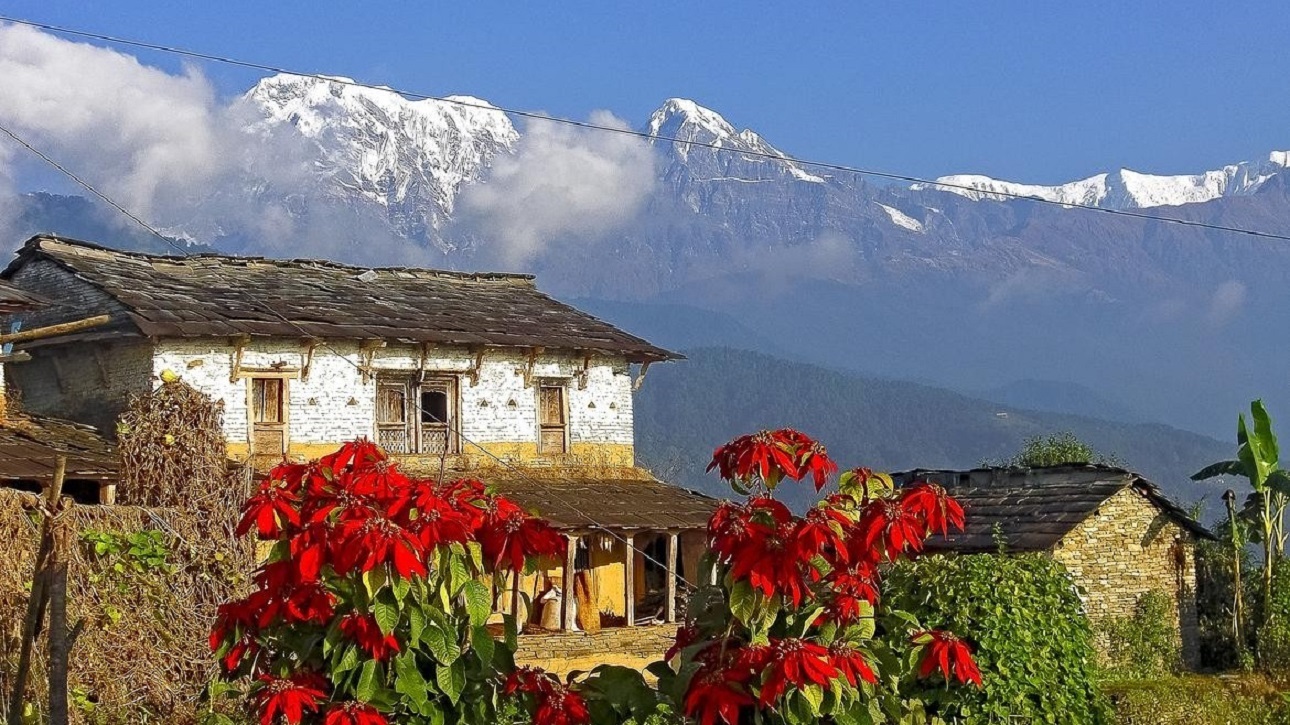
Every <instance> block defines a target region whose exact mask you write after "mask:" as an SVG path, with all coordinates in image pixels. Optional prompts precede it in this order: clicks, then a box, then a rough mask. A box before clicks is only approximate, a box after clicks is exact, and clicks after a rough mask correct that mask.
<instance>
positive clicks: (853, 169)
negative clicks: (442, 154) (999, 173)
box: [0, 15, 1290, 241]
mask: <svg viewBox="0 0 1290 725" xmlns="http://www.w3.org/2000/svg"><path fill="white" fill-rule="evenodd" d="M0 21H3V22H9V23H14V24H16V25H26V26H28V27H32V28H39V29H41V30H47V31H50V32H53V33H60V34H63V35H71V36H76V37H80V38H88V39H91V40H98V41H102V42H105V43H112V44H116V45H125V46H130V47H134V48H143V49H145V50H153V51H157V52H161V53H171V54H174V55H181V56H184V57H187V58H196V59H199V60H207V61H211V62H213V63H223V64H225V65H232V66H237V67H240V68H249V69H253V70H259V71H265V72H268V73H283V74H286V75H293V76H299V77H302V78H314V79H317V80H322V81H327V82H330V83H338V84H341V85H347V86H355V87H358V88H368V89H371V90H375V91H385V92H388V93H397V94H398V95H401V96H404V97H406V98H410V99H414V100H420V101H438V102H440V103H449V104H453V105H457V106H462V107H465V108H475V109H480V110H485V111H500V112H502V113H506V114H508V115H511V116H517V117H520V118H527V119H532V120H536V121H545V122H549V123H559V124H564V125H566V126H574V127H577V128H582V129H587V130H592V131H602V132H606V133H615V134H619V135H622V136H634V137H637V138H642V139H646V140H649V141H666V142H669V143H673V144H681V145H685V146H690V147H696V148H706V149H711V150H713V151H717V152H719V153H733V154H737V155H741V156H752V157H757V158H765V159H771V160H774V161H787V162H789V163H793V164H797V165H799V166H807V167H811V168H815V169H824V170H827V171H835V172H840V173H847V174H854V175H856V176H861V177H871V178H876V179H885V180H888V181H903V182H906V183H910V184H925V185H927V186H930V187H932V188H935V189H941V190H946V189H957V190H959V191H967V192H971V193H973V194H981V195H984V196H994V197H1004V198H1008V199H1018V200H1023V201H1031V202H1034V203H1036V204H1047V205H1049V206H1057V207H1062V208H1066V209H1083V210H1085V211H1091V212H1100V213H1102V214H1108V215H1112V216H1120V217H1129V218H1132V219H1143V220H1147V221H1154V222H1161V223H1164V224H1175V225H1178V226H1184V227H1192V228H1197V229H1208V230H1211V231H1218V232H1230V233H1232V234H1244V235H1247V236H1252V237H1260V238H1263V239H1279V240H1282V241H1290V235H1284V234H1276V233H1273V232H1264V231H1259V230H1257V229H1245V228H1242V227H1233V226H1227V225H1223V224H1210V223H1208V222H1200V221H1194V220H1190V219H1179V218H1177V217H1167V216H1159V215H1157V214H1147V213H1144V212H1138V211H1132V210H1128V209H1108V208H1106V207H1100V206H1097V205H1095V204H1086V203H1083V202H1067V201H1058V200H1056V199H1045V198H1043V197H1039V196H1030V195H1028V194H1021V193H1017V192H1013V191H1005V190H988V191H987V190H984V189H980V188H977V187H975V186H972V185H970V184H961V183H958V182H951V181H937V180H936V179H926V178H923V177H920V176H912V175H910V174H900V173H894V172H889V171H878V170H876V169H866V168H862V167H858V166H850V165H847V164H837V163H831V162H827V161H812V160H810V159H802V158H797V157H794V156H789V155H787V154H782V153H781V154H774V153H770V152H769V151H756V150H750V149H735V148H731V147H729V146H724V145H722V144H718V143H714V142H709V141H696V140H692V139H683V138H677V137H674V136H662V135H656V134H651V133H645V132H644V131H636V130H633V129H629V128H618V127H615V126H607V125H604V124H598V123H592V122H590V121H577V120H574V119H570V118H560V117H558V116H551V115H548V114H545V113H537V112H535V111H521V110H518V109H514V108H506V107H503V106H496V105H493V104H491V103H481V102H477V101H470V100H466V99H463V98H452V97H445V96H434V95H429V94H425V93H417V92H416V91H408V90H403V89H401V88H391V87H389V86H378V85H374V84H370V83H362V82H360V81H356V80H353V79H350V78H337V77H334V76H328V75H323V74H321V73H307V72H302V71H298V70H292V69H290V68H283V67H281V66H275V65H270V64H268V63H256V62H253V61H246V60H239V59H237V58H232V57H228V56H222V55H215V54H213V53H203V52H199V51H195V50H188V49H185V48H177V47H172V46H168V45H160V44H157V43H148V42H145V41H141V40H133V39H130V38H121V37H117V36H114V35H105V34H103V33H95V32H90V31H86V30H78V29H76V28H69V27H65V26H61V25H52V24H49V23H40V22H36V21H34V20H24V19H22V18H14V17H10V16H7V15H0Z"/></svg>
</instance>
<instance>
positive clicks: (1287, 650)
mask: <svg viewBox="0 0 1290 725" xmlns="http://www.w3.org/2000/svg"><path fill="white" fill-rule="evenodd" d="M1267 615H1268V616H1267V617H1266V618H1265V622H1264V624H1263V625H1262V626H1260V627H1259V629H1258V644H1257V652H1258V657H1259V666H1260V667H1262V668H1263V669H1264V670H1265V671H1266V672H1269V673H1272V674H1290V563H1287V562H1286V561H1284V560H1280V561H1278V562H1277V563H1276V565H1275V566H1274V567H1273V573H1272V601H1271V602H1269V603H1268V612H1267Z"/></svg>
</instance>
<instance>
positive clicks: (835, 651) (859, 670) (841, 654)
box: [829, 642, 878, 687]
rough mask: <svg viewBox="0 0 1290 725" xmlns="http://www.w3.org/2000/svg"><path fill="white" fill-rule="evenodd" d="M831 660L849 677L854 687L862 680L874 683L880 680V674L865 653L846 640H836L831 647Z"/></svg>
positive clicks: (848, 680) (849, 681)
mask: <svg viewBox="0 0 1290 725" xmlns="http://www.w3.org/2000/svg"><path fill="white" fill-rule="evenodd" d="M829 661H830V662H832V663H833V666H834V667H836V668H837V669H838V671H839V672H841V673H842V676H843V677H845V678H847V682H848V683H850V684H851V686H852V687H856V686H858V685H859V684H860V683H861V682H868V683H870V684H873V683H875V682H877V681H878V675H876V674H875V673H874V671H873V667H871V666H870V665H869V660H868V658H867V657H865V656H864V653H863V652H861V651H860V650H858V649H856V648H855V647H852V646H851V645H850V644H847V643H846V642H835V643H833V644H832V645H831V646H830V647H829Z"/></svg>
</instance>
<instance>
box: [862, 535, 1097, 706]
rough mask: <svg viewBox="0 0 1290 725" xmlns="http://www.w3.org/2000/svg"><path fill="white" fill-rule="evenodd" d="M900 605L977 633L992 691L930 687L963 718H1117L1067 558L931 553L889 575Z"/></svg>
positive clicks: (926, 692) (929, 621)
mask: <svg viewBox="0 0 1290 725" xmlns="http://www.w3.org/2000/svg"><path fill="white" fill-rule="evenodd" d="M887 581H888V583H889V585H890V588H889V589H888V590H887V591H886V594H887V596H888V597H889V600H888V601H889V602H890V603H891V606H893V607H896V608H899V609H903V610H906V611H909V612H910V613H912V614H914V615H915V616H917V617H918V618H919V619H920V620H921V621H922V622H923V623H924V625H926V626H931V627H948V628H951V629H954V630H956V631H964V632H972V633H973V634H974V639H975V643H976V646H977V650H976V658H977V663H978V664H979V665H980V667H981V679H982V682H983V683H984V686H983V687H982V688H980V689H968V688H955V689H946V688H943V687H924V688H923V689H922V690H921V691H920V692H919V693H918V695H919V696H920V697H922V698H924V699H926V700H927V701H929V702H931V703H935V704H936V705H937V706H938V707H939V708H940V712H941V713H942V715H943V716H945V717H946V719H949V720H951V721H952V720H953V719H954V718H958V719H959V721H961V722H968V723H977V722H982V723H983V722H1014V721H1019V722H1049V723H1102V722H1109V708H1108V704H1107V701H1106V699H1105V697H1104V696H1103V695H1102V694H1101V692H1100V691H1099V690H1098V689H1097V687H1096V684H1095V682H1094V680H1095V678H1094V659H1095V656H1096V655H1095V650H1094V648H1093V634H1092V631H1091V628H1090V625H1089V623H1088V619H1087V618H1086V617H1085V616H1084V614H1083V611H1082V607H1081V604H1080V600H1079V597H1078V596H1077V595H1076V592H1075V588H1074V586H1073V584H1072V583H1071V581H1070V579H1069V577H1068V576H1067V574H1066V571H1065V569H1064V568H1063V567H1062V566H1061V565H1060V564H1058V563H1057V562H1054V561H1052V560H1051V559H1049V558H1046V557H1043V556H1039V555H1037V554H1021V555H1007V556H1005V555H1002V554H999V555H987V554H975V555H964V556H927V557H922V558H920V559H917V560H915V561H913V562H907V563H902V564H901V565H899V566H897V567H896V568H895V569H894V571H892V572H891V575H890V576H889V577H888V579H887Z"/></svg>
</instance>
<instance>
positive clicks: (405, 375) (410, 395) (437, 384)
mask: <svg viewBox="0 0 1290 725" xmlns="http://www.w3.org/2000/svg"><path fill="white" fill-rule="evenodd" d="M374 372H375V380H376V385H377V396H376V402H377V403H378V404H379V402H380V386H381V385H382V384H385V385H388V386H396V385H398V384H399V381H400V380H401V381H403V382H402V385H403V390H404V396H405V397H404V411H403V412H404V418H405V419H404V422H403V424H404V428H405V429H406V431H407V436H408V451H407V453H405V454H400V455H441V454H439V453H427V452H426V445H425V438H426V436H425V432H424V430H423V429H422V425H423V424H422V421H421V411H422V408H421V396H422V394H423V393H424V392H426V390H427V389H428V388H429V389H437V388H444V389H446V390H445V392H446V393H447V403H448V421H447V423H446V431H445V433H446V436H447V437H446V445H447V455H457V454H458V453H460V452H461V436H460V434H459V432H458V431H459V430H460V428H461V381H460V376H457V375H426V376H425V378H424V379H422V380H417V379H416V372H415V371H412V370H375V371H374ZM373 413H374V415H373V420H372V428H373V431H372V433H373V435H374V436H375V437H376V440H378V441H379V440H380V426H381V423H380V421H379V420H377V418H376V415H375V413H376V411H375V410H374V411H373Z"/></svg>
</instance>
